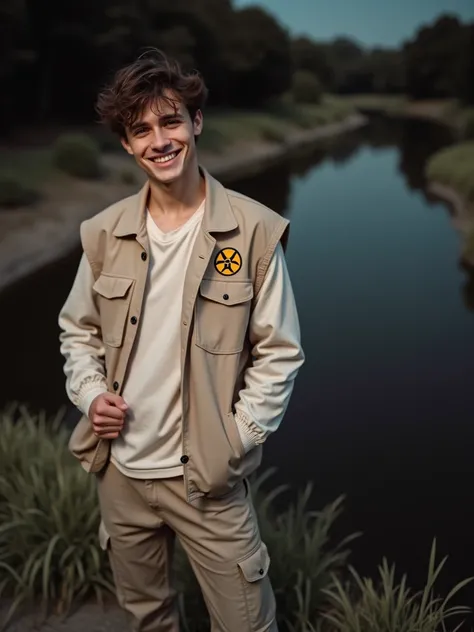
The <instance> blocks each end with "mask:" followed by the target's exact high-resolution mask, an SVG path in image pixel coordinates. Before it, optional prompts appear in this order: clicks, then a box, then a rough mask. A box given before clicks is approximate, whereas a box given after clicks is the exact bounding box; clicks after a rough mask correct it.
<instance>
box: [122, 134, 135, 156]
mask: <svg viewBox="0 0 474 632" xmlns="http://www.w3.org/2000/svg"><path fill="white" fill-rule="evenodd" d="M120 142H121V143H122V147H123V148H124V149H125V151H126V152H127V153H129V154H130V155H131V156H133V151H132V148H131V147H130V143H129V142H128V140H127V139H126V138H125V136H121V137H120Z"/></svg>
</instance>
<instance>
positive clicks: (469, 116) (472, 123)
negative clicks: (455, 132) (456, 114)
mask: <svg viewBox="0 0 474 632" xmlns="http://www.w3.org/2000/svg"><path fill="white" fill-rule="evenodd" d="M462 135H463V139H464V140H474V108H469V110H467V111H466V113H465V115H464V121H463V126H462Z"/></svg>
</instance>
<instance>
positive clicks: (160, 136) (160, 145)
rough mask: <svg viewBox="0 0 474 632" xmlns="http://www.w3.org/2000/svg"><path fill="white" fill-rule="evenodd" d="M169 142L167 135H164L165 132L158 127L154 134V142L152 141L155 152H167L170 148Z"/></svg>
mask: <svg viewBox="0 0 474 632" xmlns="http://www.w3.org/2000/svg"><path fill="white" fill-rule="evenodd" d="M169 142H170V141H169V140H168V139H167V138H166V136H165V134H164V133H163V130H162V129H161V128H159V127H157V128H156V129H155V130H154V134H153V140H152V145H153V150H154V151H159V152H162V151H165V150H166V149H167V148H168V145H169Z"/></svg>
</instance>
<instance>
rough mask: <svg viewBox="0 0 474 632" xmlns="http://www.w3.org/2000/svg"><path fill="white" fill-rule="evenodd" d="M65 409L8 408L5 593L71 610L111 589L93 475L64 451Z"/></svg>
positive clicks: (2, 456) (1, 552) (1, 557)
mask: <svg viewBox="0 0 474 632" xmlns="http://www.w3.org/2000/svg"><path fill="white" fill-rule="evenodd" d="M61 419H62V415H61V414H60V415H58V416H57V417H56V418H55V419H53V420H48V419H47V418H46V416H45V415H44V414H39V415H37V416H35V415H31V414H30V413H29V411H28V410H27V409H26V408H25V407H23V406H19V407H16V406H12V407H10V408H8V409H6V410H5V411H3V413H2V416H1V433H0V525H1V526H0V597H2V596H3V597H8V598H9V600H10V602H11V606H10V609H9V612H8V613H7V616H6V620H5V621H4V622H3V625H4V626H6V625H7V623H8V621H9V620H10V619H11V617H12V616H13V615H14V614H15V612H16V610H17V608H18V607H19V606H21V605H22V604H24V603H25V602H28V601H36V600H38V599H39V600H40V602H41V605H42V609H43V611H44V613H45V614H47V613H48V611H49V610H50V609H53V610H54V611H55V612H56V613H63V614H65V613H67V612H68V610H69V607H70V606H71V604H72V602H73V601H74V600H75V599H80V598H83V597H89V596H91V595H95V596H96V598H97V599H98V600H99V601H102V599H103V596H104V594H105V593H107V592H113V590H114V589H113V584H112V578H111V573H110V569H109V566H108V562H107V559H106V557H105V554H104V553H103V551H102V550H101V549H100V546H99V542H98V527H99V521H100V518H99V508H98V504H97V499H96V491H95V486H94V479H93V477H91V476H88V475H87V474H86V472H84V471H83V470H82V468H80V467H78V465H77V462H76V461H75V460H74V458H73V457H72V456H71V455H70V454H69V452H68V450H67V445H66V444H67V431H66V430H65V429H64V428H63V427H61Z"/></svg>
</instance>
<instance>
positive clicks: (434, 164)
mask: <svg viewBox="0 0 474 632" xmlns="http://www.w3.org/2000/svg"><path fill="white" fill-rule="evenodd" d="M426 176H427V178H428V180H429V181H430V182H439V183H441V184H445V185H447V186H450V187H452V188H453V189H455V190H456V191H457V192H458V193H459V194H461V195H462V196H463V197H464V198H465V199H466V200H467V201H468V202H474V141H467V142H463V143H458V144H457V145H452V146H450V147H447V148H445V149H442V150H441V151H439V152H437V153H435V154H434V155H433V156H432V157H431V158H430V160H429V161H428V163H427V165H426Z"/></svg>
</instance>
